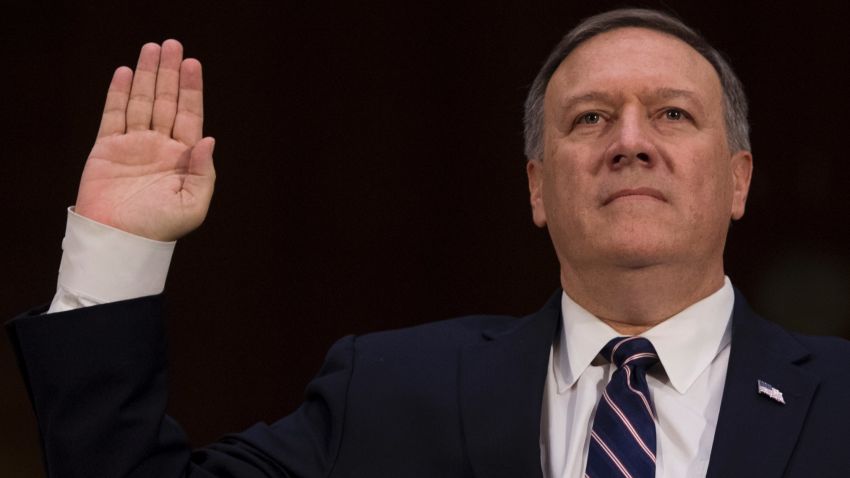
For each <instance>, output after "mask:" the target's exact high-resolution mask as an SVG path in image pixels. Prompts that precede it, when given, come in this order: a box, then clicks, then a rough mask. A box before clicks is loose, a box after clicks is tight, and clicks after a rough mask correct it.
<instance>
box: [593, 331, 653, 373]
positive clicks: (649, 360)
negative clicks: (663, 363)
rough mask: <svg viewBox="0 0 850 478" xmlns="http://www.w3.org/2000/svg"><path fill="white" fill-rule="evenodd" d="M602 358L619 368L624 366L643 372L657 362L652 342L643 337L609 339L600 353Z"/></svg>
mask: <svg viewBox="0 0 850 478" xmlns="http://www.w3.org/2000/svg"><path fill="white" fill-rule="evenodd" d="M600 353H601V354H602V356H603V357H605V358H606V359H608V360H610V361H611V363H613V364H614V365H616V366H617V368H620V367H622V366H624V365H631V366H632V367H640V368H643V369H644V370H646V369H648V368H649V367H651V366H653V365H655V364H656V363H657V362H658V354H657V353H656V352H655V347H653V346H652V342H650V341H649V340H647V339H645V338H644V337H617V338H614V339H611V341H610V342H608V343H607V344H606V345H605V346H604V347H602V352H600Z"/></svg>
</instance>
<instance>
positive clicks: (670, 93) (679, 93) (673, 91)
mask: <svg viewBox="0 0 850 478" xmlns="http://www.w3.org/2000/svg"><path fill="white" fill-rule="evenodd" d="M652 94H653V95H654V96H657V97H659V98H661V99H663V100H672V99H676V98H685V99H688V100H690V101H693V102H694V103H696V104H697V106H699V107H702V101H700V99H699V96H697V95H696V93H694V92H693V91H689V90H680V89H678V88H658V89H657V90H655V91H653V92H652Z"/></svg>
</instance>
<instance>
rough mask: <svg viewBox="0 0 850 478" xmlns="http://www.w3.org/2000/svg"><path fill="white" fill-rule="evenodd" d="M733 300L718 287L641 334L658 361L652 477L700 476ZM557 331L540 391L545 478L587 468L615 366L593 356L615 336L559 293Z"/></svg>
mask: <svg viewBox="0 0 850 478" xmlns="http://www.w3.org/2000/svg"><path fill="white" fill-rule="evenodd" d="M734 301H735V295H734V292H733V290H732V284H731V282H730V281H729V278H728V277H727V278H725V282H724V285H723V287H722V288H720V290H718V291H717V292H715V293H714V294H712V295H710V296H708V297H706V298H705V299H703V300H701V301H699V302H697V303H695V304H693V305H691V306H690V307H688V308H687V309H685V310H683V311H682V312H680V313H678V314H676V315H674V316H673V317H671V318H669V319H667V320H665V321H664V322H662V323H660V324H658V325H657V326H655V327H653V328H651V329H649V330H648V331H646V332H645V333H643V334H641V335H642V336H643V337H646V338H647V339H649V341H650V342H652V345H653V346H654V347H655V350H656V352H658V357H659V359H660V363H659V364H657V365H655V366H653V367H652V368H650V369H649V371H648V372H647V383H648V385H649V393H650V395H651V399H652V402H653V404H654V406H655V410H656V412H657V415H658V420H657V422H656V423H655V430H656V455H657V460H656V470H655V476H656V477H664V478H691V477H704V476H705V473H706V471H707V469H708V459H709V456H710V454H711V445H712V442H713V441H714V430H715V428H716V427H717V416H718V413H719V412H720V400H721V397H722V395H723V384H724V382H725V379H726V368H727V365H728V364H729V349H730V340H731V332H730V329H729V327H730V319H731V317H732V306H733V304H734ZM561 312H562V316H563V327H562V329H561V330H562V333H561V334H560V336H559V337H558V340H556V342H555V343H554V344H553V346H552V352H551V355H550V359H549V370H548V373H547V376H546V388H545V391H544V394H543V397H544V398H543V413H542V416H541V436H540V450H541V463H542V466H543V471H544V473H543V474H544V476H545V477H546V478H576V477H581V476H583V474H584V469H585V467H586V466H587V452H588V448H589V446H590V441H589V440H588V437H589V435H590V429H591V426H592V421H593V415H594V413H595V411H596V405H597V403H598V402H599V397H600V396H601V395H602V390H603V389H604V388H605V386H606V385H607V384H608V381H609V380H610V379H611V375H612V374H613V373H614V366H613V365H612V364H611V363H609V362H607V361H606V360H604V359H602V358H601V357H598V355H599V351H600V350H602V347H603V346H605V344H607V343H608V341H609V340H611V339H612V338H614V337H617V336H618V335H619V334H618V333H617V332H616V331H615V330H614V329H612V328H611V327H609V326H607V325H606V324H605V323H603V322H602V321H600V320H599V319H597V318H596V317H594V316H593V315H592V314H590V312H588V311H587V310H585V309H583V308H582V307H581V306H580V305H578V304H576V303H575V302H574V301H573V300H572V299H571V298H570V297H569V296H568V295H567V294H566V293H564V294H563V295H562V300H561Z"/></svg>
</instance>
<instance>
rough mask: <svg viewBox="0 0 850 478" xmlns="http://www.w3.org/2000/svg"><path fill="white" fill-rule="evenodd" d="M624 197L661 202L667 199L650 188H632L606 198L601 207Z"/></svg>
mask: <svg viewBox="0 0 850 478" xmlns="http://www.w3.org/2000/svg"><path fill="white" fill-rule="evenodd" d="M625 197H644V198H651V199H657V200H659V201H661V202H667V198H666V197H664V195H663V194H661V191H659V190H657V189H652V188H634V189H621V190H619V191H617V192H615V193H614V194H612V195H610V196H608V197H607V198H606V199H605V201H604V202H603V203H602V205H603V206H607V205H609V204H611V203H612V202H614V201H616V200H617V199H620V198H625Z"/></svg>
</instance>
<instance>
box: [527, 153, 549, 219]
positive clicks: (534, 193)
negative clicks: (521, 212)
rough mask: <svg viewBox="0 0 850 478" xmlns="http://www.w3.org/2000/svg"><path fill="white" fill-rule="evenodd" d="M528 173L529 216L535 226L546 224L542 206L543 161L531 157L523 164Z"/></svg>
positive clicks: (544, 211)
mask: <svg viewBox="0 0 850 478" xmlns="http://www.w3.org/2000/svg"><path fill="white" fill-rule="evenodd" d="M525 172H526V173H527V174H528V193H529V196H530V201H531V217H532V220H533V221H534V224H535V225H536V226H537V227H545V226H546V208H545V207H543V174H544V173H543V162H542V161H540V160H538V159H531V160H529V161H528V163H527V164H526V165H525Z"/></svg>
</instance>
